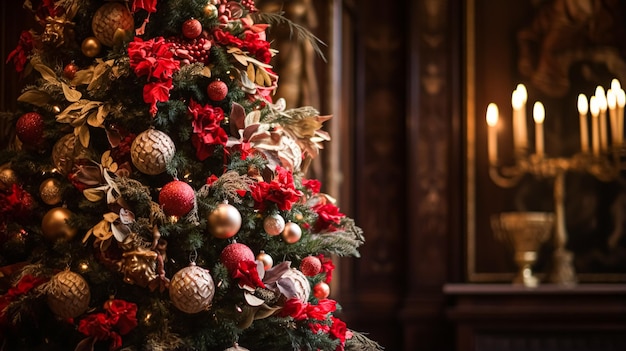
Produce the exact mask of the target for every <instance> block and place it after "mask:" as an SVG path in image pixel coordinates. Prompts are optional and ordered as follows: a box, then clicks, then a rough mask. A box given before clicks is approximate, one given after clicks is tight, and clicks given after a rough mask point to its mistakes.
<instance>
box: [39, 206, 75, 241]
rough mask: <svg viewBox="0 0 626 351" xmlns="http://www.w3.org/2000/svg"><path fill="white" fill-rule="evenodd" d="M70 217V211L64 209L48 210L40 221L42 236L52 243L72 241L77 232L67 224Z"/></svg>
mask: <svg viewBox="0 0 626 351" xmlns="http://www.w3.org/2000/svg"><path fill="white" fill-rule="evenodd" d="M72 215H73V213H72V211H70V210H68V209H67V208H64V207H55V208H53V209H51V210H49V211H48V212H47V213H46V214H45V215H44V216H43V219H42V220H41V231H42V232H43V236H44V237H45V238H46V239H48V240H52V241H56V240H70V239H72V238H73V237H74V235H76V232H77V229H76V228H74V227H72V226H70V225H69V224H68V223H67V221H68V220H69V219H70V218H71V217H72Z"/></svg>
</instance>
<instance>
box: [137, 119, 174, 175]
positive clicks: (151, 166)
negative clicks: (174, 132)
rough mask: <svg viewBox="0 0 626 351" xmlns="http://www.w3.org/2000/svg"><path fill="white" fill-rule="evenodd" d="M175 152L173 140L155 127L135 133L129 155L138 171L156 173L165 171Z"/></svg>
mask: <svg viewBox="0 0 626 351" xmlns="http://www.w3.org/2000/svg"><path fill="white" fill-rule="evenodd" d="M175 152H176V147H175V146H174V142H173V141H172V139H170V137H169V136H167V134H165V133H163V132H161V131H159V130H156V129H148V130H146V131H145V132H143V133H141V134H139V135H137V138H135V140H134V141H133V145H132V146H131V148H130V157H131V159H132V161H133V165H135V167H137V169H138V170H139V171H140V172H142V173H145V174H149V175H157V174H160V173H163V172H164V171H165V167H166V166H167V164H168V163H169V162H170V161H171V160H172V158H173V157H174V153H175Z"/></svg>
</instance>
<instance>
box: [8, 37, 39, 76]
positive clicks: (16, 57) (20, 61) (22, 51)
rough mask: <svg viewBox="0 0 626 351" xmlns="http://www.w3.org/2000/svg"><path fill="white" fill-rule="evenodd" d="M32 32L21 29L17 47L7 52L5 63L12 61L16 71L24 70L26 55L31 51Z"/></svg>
mask: <svg viewBox="0 0 626 351" xmlns="http://www.w3.org/2000/svg"><path fill="white" fill-rule="evenodd" d="M33 47H34V45H33V34H32V33H31V32H30V31H27V30H25V31H23V32H22V34H21V35H20V40H19V41H18V43H17V47H16V48H15V49H14V50H13V51H11V52H10V53H9V56H8V57H7V61H6V63H9V61H13V64H14V65H15V70H16V71H17V72H18V73H21V72H23V71H24V67H25V66H26V62H27V61H28V56H30V54H31V53H32V52H33Z"/></svg>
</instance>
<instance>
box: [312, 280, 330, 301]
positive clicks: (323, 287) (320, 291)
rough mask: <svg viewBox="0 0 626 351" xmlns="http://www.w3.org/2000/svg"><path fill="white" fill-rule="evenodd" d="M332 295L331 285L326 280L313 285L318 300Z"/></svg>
mask: <svg viewBox="0 0 626 351" xmlns="http://www.w3.org/2000/svg"><path fill="white" fill-rule="evenodd" d="M328 295H330V287H329V286H328V284H326V283H324V282H319V283H317V284H315V286H314V287H313V296H315V297H316V298H317V299H318V300H322V299H325V298H327V297H328Z"/></svg>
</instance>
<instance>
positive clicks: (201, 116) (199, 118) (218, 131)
mask: <svg viewBox="0 0 626 351" xmlns="http://www.w3.org/2000/svg"><path fill="white" fill-rule="evenodd" d="M188 110H189V112H190V113H191V115H192V117H193V120H192V122H191V123H192V126H193V136H192V137H191V143H192V144H193V146H194V147H195V148H196V157H197V158H198V159H199V160H200V161H203V160H205V159H206V158H207V157H209V156H211V155H212V154H213V151H214V149H215V146H216V145H226V142H228V134H226V131H225V130H224V129H223V128H222V127H221V126H220V123H221V122H222V121H223V120H224V111H223V110H222V109H221V108H219V107H213V106H211V105H201V104H199V103H197V102H195V101H193V100H191V101H190V102H189V108H188Z"/></svg>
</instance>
